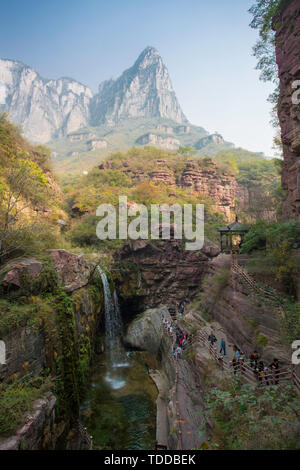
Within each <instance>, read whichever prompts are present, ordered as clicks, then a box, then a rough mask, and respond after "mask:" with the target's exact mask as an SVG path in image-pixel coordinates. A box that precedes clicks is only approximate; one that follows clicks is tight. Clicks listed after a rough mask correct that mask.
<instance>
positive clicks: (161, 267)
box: [116, 239, 219, 312]
mask: <svg viewBox="0 0 300 470" xmlns="http://www.w3.org/2000/svg"><path fill="white" fill-rule="evenodd" d="M218 253H219V250H218V249H217V247H216V246H214V245H213V244H211V245H210V244H207V245H206V246H205V247H204V248H203V250H201V251H188V250H185V249H184V245H183V243H182V242H181V241H180V240H172V239H171V240H165V241H160V242H158V243H151V242H147V241H145V240H136V241H131V242H130V243H128V244H127V245H126V246H125V247H124V249H123V250H122V252H121V259H120V261H121V270H120V271H119V272H118V274H116V276H118V277H117V278H116V283H117V284H118V285H119V293H120V298H121V301H122V302H123V303H124V305H125V307H124V309H125V310H126V305H130V307H129V309H127V310H130V311H131V310H135V309H136V312H139V311H141V310H143V309H145V308H147V307H148V308H153V307H157V306H158V305H160V304H165V305H167V306H169V307H171V308H174V307H176V306H177V305H178V303H179V302H180V301H181V300H183V299H184V298H192V297H193V295H195V294H196V293H197V292H198V291H199V289H200V287H201V283H202V279H203V277H204V275H205V273H206V272H207V267H208V260H209V259H210V257H211V256H216V255H217V254H218ZM123 266H124V270H123V269H122V267H123Z"/></svg>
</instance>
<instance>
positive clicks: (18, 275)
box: [0, 258, 43, 288]
mask: <svg viewBox="0 0 300 470" xmlns="http://www.w3.org/2000/svg"><path fill="white" fill-rule="evenodd" d="M42 268H43V263H42V262H41V261H38V260H37V259H34V258H17V259H15V260H12V261H10V262H9V263H7V264H6V265H5V266H4V267H3V268H2V269H1V270H0V280H1V278H2V280H1V284H2V285H3V286H4V287H12V288H20V287H21V285H22V279H23V278H24V276H26V278H27V279H28V280H29V281H30V280H33V279H35V278H36V277H38V275H39V274H40V272H41V270H42Z"/></svg>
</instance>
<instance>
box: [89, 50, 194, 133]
mask: <svg viewBox="0 0 300 470" xmlns="http://www.w3.org/2000/svg"><path fill="white" fill-rule="evenodd" d="M91 111H92V117H93V119H92V123H93V125H99V124H102V123H108V124H115V123H117V122H118V121H120V120H121V119H128V118H137V117H148V118H152V117H166V118H169V119H172V120H174V121H176V122H179V123H185V122H187V119H186V117H185V116H184V114H183V112H182V110H181V108H180V105H179V103H178V100H177V98H176V95H175V93H174V90H173V87H172V84H171V80H170V77H169V74H168V70H167V68H166V66H165V65H164V63H163V61H162V59H161V57H160V55H159V53H158V52H157V50H156V49H154V48H153V47H147V48H146V49H145V50H144V51H143V52H142V53H141V54H140V56H139V57H138V59H137V60H136V62H135V63H134V65H133V66H132V67H131V68H130V69H128V70H125V72H124V73H123V74H122V75H121V76H120V77H119V78H118V79H117V80H112V79H111V80H107V81H105V82H103V83H102V84H101V85H100V86H99V93H98V95H96V96H95V98H94V100H93V101H92V107H91Z"/></svg>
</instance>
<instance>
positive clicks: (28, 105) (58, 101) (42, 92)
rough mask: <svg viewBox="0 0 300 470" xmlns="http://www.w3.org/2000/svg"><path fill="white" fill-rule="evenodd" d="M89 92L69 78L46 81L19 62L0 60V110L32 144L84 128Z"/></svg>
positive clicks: (90, 92) (87, 116)
mask: <svg viewBox="0 0 300 470" xmlns="http://www.w3.org/2000/svg"><path fill="white" fill-rule="evenodd" d="M91 98H92V91H91V90H90V89H89V88H87V87H86V86H84V85H81V83H79V82H76V81H75V80H72V79H69V78H60V79H58V80H46V79H45V78H43V77H41V76H40V75H38V73H37V72H35V71H34V70H33V69H32V68H30V67H28V66H27V65H24V64H22V63H21V62H16V61H12V60H3V59H0V108H2V109H3V110H4V111H7V112H8V113H9V118H10V119H11V120H12V121H13V122H14V123H17V124H21V125H22V127H23V130H24V134H25V136H26V137H27V138H29V139H30V140H31V141H33V142H41V143H44V142H48V141H49V140H50V139H52V138H55V137H59V136H61V135H64V134H67V133H69V132H72V131H75V130H76V129H79V128H80V127H82V126H86V125H87V123H88V119H89V104H90V101H91Z"/></svg>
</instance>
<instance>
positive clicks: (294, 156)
mask: <svg viewBox="0 0 300 470" xmlns="http://www.w3.org/2000/svg"><path fill="white" fill-rule="evenodd" d="M275 25H276V34H275V42H276V62H277V65H278V73H279V79H280V95H279V103H278V117H279V121H280V126H281V138H282V144H283V156H284V163H283V173H282V186H283V188H284V189H286V190H287V200H286V202H285V205H284V212H285V214H286V215H287V216H289V217H300V137H299V135H300V108H299V106H300V101H299V91H298V92H297V90H299V87H300V82H299V80H300V64H299V54H300V41H299V35H300V5H299V1H298V0H288V1H286V2H285V3H284V5H283V8H282V10H281V12H280V13H279V14H278V15H277V17H276V18H274V26H275Z"/></svg>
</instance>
